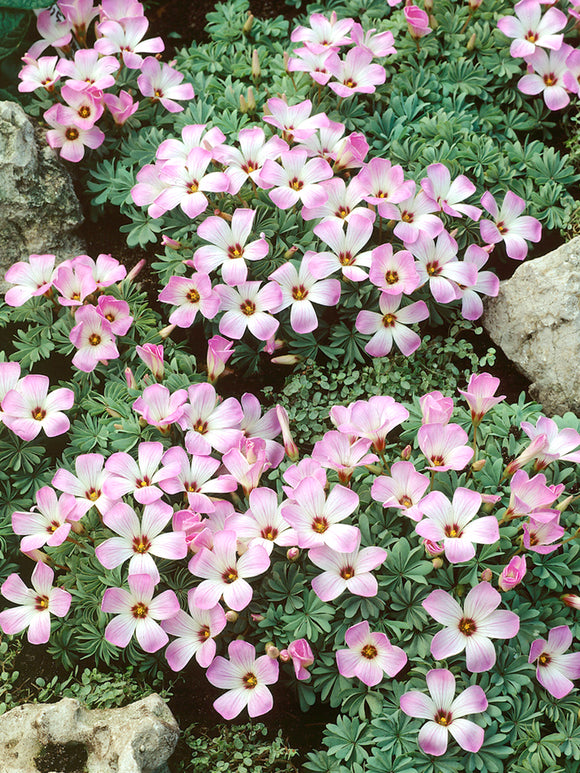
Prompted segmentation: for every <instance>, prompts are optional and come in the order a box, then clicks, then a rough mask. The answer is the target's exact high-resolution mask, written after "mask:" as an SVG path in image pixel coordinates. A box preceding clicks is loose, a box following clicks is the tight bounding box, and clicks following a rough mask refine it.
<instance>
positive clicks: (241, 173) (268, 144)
mask: <svg viewBox="0 0 580 773" xmlns="http://www.w3.org/2000/svg"><path fill="white" fill-rule="evenodd" d="M238 142H239V143H240V149H239V150H238V149H237V148H232V147H229V146H228V145H222V146H221V147H219V148H218V149H217V150H216V151H215V157H216V159H217V160H218V161H220V162H221V163H222V164H227V165H228V167H227V169H226V170H225V174H226V175H227V177H228V179H229V181H230V188H229V192H230V193H233V194H235V193H238V191H239V190H240V188H241V187H242V185H243V184H244V183H245V182H247V180H248V179H250V180H252V181H253V182H254V183H259V177H260V173H261V171H262V167H263V165H264V162H265V161H266V159H268V158H269V159H271V160H272V161H273V160H275V159H277V158H279V157H280V153H282V152H283V151H287V150H288V143H286V142H284V141H283V140H281V139H280V137H270V139H269V140H267V141H266V135H265V134H264V130H263V129H262V128H261V127H259V126H255V127H252V128H246V129H240V132H239V134H238Z"/></svg>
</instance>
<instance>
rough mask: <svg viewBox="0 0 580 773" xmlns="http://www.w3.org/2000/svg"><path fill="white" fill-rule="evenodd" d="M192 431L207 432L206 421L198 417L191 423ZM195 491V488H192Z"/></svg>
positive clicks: (203, 433) (201, 433)
mask: <svg viewBox="0 0 580 773" xmlns="http://www.w3.org/2000/svg"><path fill="white" fill-rule="evenodd" d="M193 431H194V432H199V434H200V435H205V433H206V432H207V421H204V420H203V419H198V420H197V421H196V422H195V424H194V425H193ZM192 490H193V491H195V490H196V489H192Z"/></svg>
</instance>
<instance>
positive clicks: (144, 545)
mask: <svg viewBox="0 0 580 773" xmlns="http://www.w3.org/2000/svg"><path fill="white" fill-rule="evenodd" d="M150 547H151V542H150V541H149V540H148V539H147V537H146V536H145V535H143V534H142V535H141V536H140V537H133V552H134V553H146V552H147V551H148V550H149V548H150Z"/></svg>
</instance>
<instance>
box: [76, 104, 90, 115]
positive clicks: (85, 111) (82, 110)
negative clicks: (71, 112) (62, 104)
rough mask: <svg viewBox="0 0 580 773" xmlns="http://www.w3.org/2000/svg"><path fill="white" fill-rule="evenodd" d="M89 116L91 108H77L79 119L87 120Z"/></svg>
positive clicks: (85, 106)
mask: <svg viewBox="0 0 580 773" xmlns="http://www.w3.org/2000/svg"><path fill="white" fill-rule="evenodd" d="M90 114H91V108H90V107H88V105H82V107H80V108H79V115H80V117H81V118H88V117H89V115H90Z"/></svg>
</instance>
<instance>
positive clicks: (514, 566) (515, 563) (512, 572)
mask: <svg viewBox="0 0 580 773" xmlns="http://www.w3.org/2000/svg"><path fill="white" fill-rule="evenodd" d="M525 574H526V557H525V556H514V557H513V558H512V559H511V561H510V562H509V564H508V565H507V566H504V568H503V569H502V571H501V574H500V576H499V579H498V581H497V584H498V586H499V588H500V589H501V590H503V591H508V590H512V589H513V588H515V587H516V585H519V584H520V582H521V581H522V580H523V579H524V576H525Z"/></svg>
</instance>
